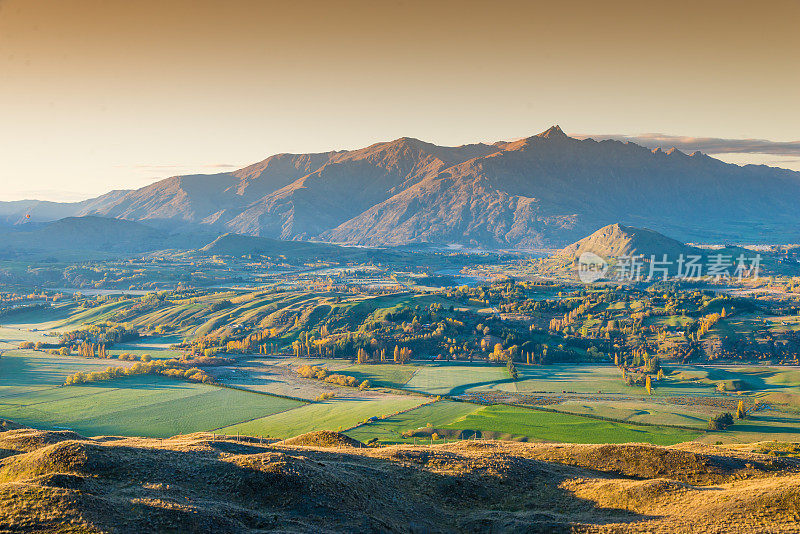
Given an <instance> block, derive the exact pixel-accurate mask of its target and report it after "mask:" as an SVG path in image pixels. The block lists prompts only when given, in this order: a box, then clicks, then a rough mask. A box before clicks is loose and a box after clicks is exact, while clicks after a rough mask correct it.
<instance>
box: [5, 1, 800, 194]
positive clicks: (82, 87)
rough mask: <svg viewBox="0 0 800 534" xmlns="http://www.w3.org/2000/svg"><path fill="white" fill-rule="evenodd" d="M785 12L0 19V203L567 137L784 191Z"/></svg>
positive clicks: (358, 7) (81, 4)
mask: <svg viewBox="0 0 800 534" xmlns="http://www.w3.org/2000/svg"><path fill="white" fill-rule="evenodd" d="M798 25H800V2H798V1H796V0H785V1H784V0H773V1H769V0H768V1H763V2H752V1H738V0H727V1H715V0H711V1H703V0H694V1H691V2H684V1H680V0H674V1H672V2H669V3H666V2H642V1H641V0H638V1H636V2H628V1H625V0H621V1H614V2H597V1H591V2H589V1H572V0H560V1H558V2H553V1H552V0H550V1H547V2H538V1H532V0H529V1H525V2H520V1H513V0H508V1H505V2H502V3H500V2H488V1H480V2H474V1H470V0H459V1H457V2H456V1H438V2H436V1H410V0H399V1H386V2H379V1H375V0H372V1H368V2H367V1H347V0H343V1H303V0H295V1H292V2H270V1H263V0H260V1H256V0H226V1H209V0H191V1H189V0H158V1H153V0H136V1H135V2H132V1H129V0H0V185H1V187H0V200H16V199H22V198H39V199H47V200H59V201H72V200H79V199H83V198H88V197H91V196H95V195H98V194H101V193H103V192H106V191H109V190H112V189H129V188H138V187H142V186H145V185H147V184H149V183H152V182H153V181H155V180H156V179H158V178H163V177H167V176H173V175H177V174H187V173H212V172H223V171H228V170H232V169H234V168H237V167H241V166H244V165H246V164H249V163H253V162H256V161H259V160H262V159H264V158H265V157H267V156H269V155H272V154H275V153H280V152H295V153H297V152H322V151H328V150H333V149H337V150H338V149H354V148H360V147H363V146H367V145H369V144H371V143H374V142H378V141H385V140H390V139H395V138H398V137H402V136H410V137H416V138H419V139H424V140H426V141H430V142H434V143H437V144H442V145H459V144H464V143H471V142H478V141H486V142H494V141H497V140H507V139H515V138H520V137H525V136H529V135H533V134H535V133H538V132H540V131H543V130H545V129H547V128H548V127H549V126H551V125H553V124H559V125H560V126H561V127H562V128H563V129H564V130H565V131H566V132H567V133H570V134H576V135H581V136H592V137H595V138H618V139H629V140H634V141H637V142H642V143H643V144H645V145H647V146H663V147H665V148H668V147H670V146H672V145H675V146H677V147H678V148H681V149H683V150H688V151H691V150H693V149H700V150H703V151H706V152H709V153H711V154H715V155H717V157H720V158H721V159H724V160H726V161H730V162H734V163H738V164H745V163H763V164H769V165H775V166H782V167H786V168H793V169H796V170H800V142H799V141H798V140H800V131H798V125H800V105H798V96H800V93H799V90H798V88H799V87H800V54H798V50H800V32H798V31H797V27H798Z"/></svg>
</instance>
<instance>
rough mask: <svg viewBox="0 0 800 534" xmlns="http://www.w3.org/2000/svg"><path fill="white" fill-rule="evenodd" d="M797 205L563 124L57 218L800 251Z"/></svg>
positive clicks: (247, 177) (441, 238) (764, 185)
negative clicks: (755, 244)
mask: <svg viewBox="0 0 800 534" xmlns="http://www.w3.org/2000/svg"><path fill="white" fill-rule="evenodd" d="M799 198H800V173H799V172H795V171H789V170H785V169H779V168H773V167H766V166H753V165H749V166H738V165H733V164H727V163H724V162H721V161H719V160H716V159H714V158H711V157H710V156H708V155H706V154H703V153H701V152H694V153H692V154H691V155H690V154H685V153H683V152H681V151H680V150H677V149H675V148H674V147H673V148H671V149H669V150H668V151H666V152H665V151H663V150H661V149H657V150H650V149H648V148H645V147H642V146H639V145H637V144H635V143H632V142H621V141H615V140H602V141H596V140H594V139H591V138H587V139H575V138H572V137H569V136H567V135H566V134H565V133H564V132H563V130H562V129H561V128H560V127H559V126H557V125H556V126H553V127H551V128H548V129H547V130H545V131H544V132H541V133H540V134H537V135H534V136H530V137H526V138H523V139H518V140H514V141H498V142H495V143H491V144H487V143H476V144H470V145H462V146H457V147H442V146H438V145H435V144H432V143H427V142H425V141H421V140H419V139H415V138H412V137H401V138H399V139H396V140H394V141H387V142H380V143H374V144H372V145H370V146H368V147H365V148H362V149H358V150H340V151H330V152H321V153H314V154H276V155H274V156H271V157H268V158H266V159H264V160H262V161H260V162H257V163H254V164H252V165H249V166H247V167H243V168H241V169H237V170H235V171H232V172H225V173H217V174H210V175H186V176H174V177H170V178H166V179H164V180H160V181H158V182H155V183H153V184H151V185H149V186H146V187H144V188H141V189H137V190H133V191H126V192H119V193H116V194H111V193H109V194H108V195H106V196H104V197H98V198H97V199H92V200H91V201H85V203H84V204H81V205H80V206H78V205H73V204H70V205H69V206H67V205H63V206H62V207H61V208H58V207H57V206H56V207H54V206H49V207H48V209H49V210H50V211H51V212H53V213H55V212H58V214H60V215H61V216H64V215H65V213H64V211H65V210H66V211H69V210H72V212H70V213H66V215H97V216H101V217H113V218H119V219H127V220H133V221H139V222H146V223H147V224H149V225H153V226H157V227H159V228H162V229H165V230H168V231H170V232H174V231H181V230H187V229H191V228H208V229H213V230H214V231H216V232H218V233H220V234H221V233H226V232H231V233H239V234H247V235H253V236H259V237H270V238H275V239H283V240H324V241H330V242H335V243H342V244H355V245H367V246H400V245H406V244H423V243H428V244H435V245H449V244H461V245H469V246H479V247H486V248H515V249H526V248H538V247H554V246H556V247H560V246H564V245H566V244H568V243H571V242H573V241H576V240H577V239H579V238H581V237H583V236H585V235H588V234H589V233H590V232H591V231H593V230H594V229H597V228H599V227H603V226H605V225H608V224H612V223H615V222H623V223H624V224H626V225H631V226H637V227H642V226H644V227H648V228H653V229H654V230H656V231H658V232H661V233H665V234H668V235H672V236H675V237H677V238H679V239H681V240H683V241H694V242H721V241H728V240H736V241H748V240H750V241H752V240H763V236H764V235H770V236H771V237H772V238H779V237H782V238H784V239H785V240H787V241H792V240H794V241H796V235H797V234H798V233H800V215H798V213H797V210H796V209H795V203H796V199H799ZM57 208H58V209H57ZM26 209H27V210H28V211H31V210H32V211H33V212H34V213H33V216H32V218H33V217H36V218H37V220H42V217H40V216H39V215H38V214H37V213H36V207H35V206H34V207H33V208H30V207H17V208H16V211H14V210H12V209H11V208H9V207H4V206H3V205H2V204H0V217H2V216H3V214H4V213H5V212H12V211H14V213H13V214H12V215H8V216H6V222H10V223H13V222H18V221H19V217H20V215H19V213H21V212H23V211H25V210H26ZM58 210H61V211H58ZM0 222H2V221H0ZM793 236H794V237H795V239H792V237H793Z"/></svg>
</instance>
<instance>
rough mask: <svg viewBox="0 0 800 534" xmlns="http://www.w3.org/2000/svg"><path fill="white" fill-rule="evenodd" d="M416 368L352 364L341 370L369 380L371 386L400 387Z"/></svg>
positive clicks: (360, 378) (409, 366) (412, 366)
mask: <svg viewBox="0 0 800 534" xmlns="http://www.w3.org/2000/svg"><path fill="white" fill-rule="evenodd" d="M417 369H418V367H417V366H416V365H395V364H374V365H353V366H350V367H345V368H344V369H342V370H341V372H342V373H344V374H346V375H349V376H354V377H356V378H358V379H359V380H369V382H370V384H372V385H373V386H383V387H391V388H400V387H403V386H404V385H405V384H406V383H407V382H408V381H409V380H410V379H411V377H412V376H414V371H416V370H417Z"/></svg>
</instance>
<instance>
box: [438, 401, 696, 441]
mask: <svg viewBox="0 0 800 534" xmlns="http://www.w3.org/2000/svg"><path fill="white" fill-rule="evenodd" d="M442 428H445V429H456V430H479V431H481V432H482V433H484V434H485V433H490V435H493V436H495V437H500V438H512V439H513V438H520V437H524V438H527V439H530V440H535V441H559V442H568V443H634V442H635V443H653V444H656V445H672V444H674V443H681V442H684V441H692V440H694V439H696V438H697V437H698V436H700V432H692V431H689V430H682V429H676V428H667V427H655V426H634V425H628V424H624V423H616V422H611V421H600V420H595V419H588V418H586V417H580V416H577V415H570V414H564V413H553V412H545V411H539V410H530V409H527V408H522V407H519V406H504V405H495V406H486V407H484V408H481V409H480V410H478V411H476V412H473V413H470V414H467V415H466V416H464V417H463V418H460V419H458V420H456V421H454V422H452V423H449V424H447V425H444V426H443V427H442Z"/></svg>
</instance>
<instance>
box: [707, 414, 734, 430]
mask: <svg viewBox="0 0 800 534" xmlns="http://www.w3.org/2000/svg"><path fill="white" fill-rule="evenodd" d="M732 424H733V416H732V415H731V413H730V412H725V413H720V414H717V415H715V416H713V417H712V418H711V419H709V420H708V429H709V430H725V429H726V428H728V427H729V426H731V425H732Z"/></svg>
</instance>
